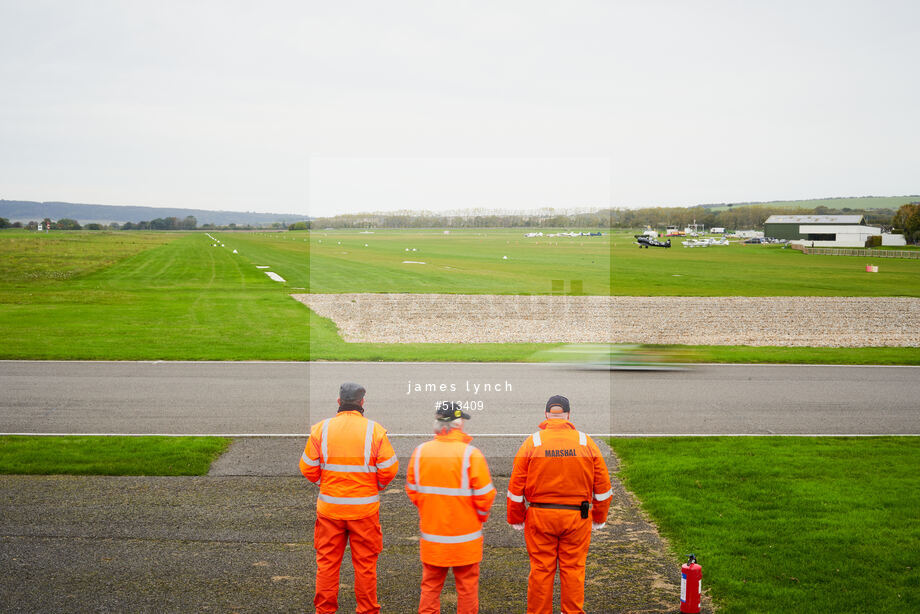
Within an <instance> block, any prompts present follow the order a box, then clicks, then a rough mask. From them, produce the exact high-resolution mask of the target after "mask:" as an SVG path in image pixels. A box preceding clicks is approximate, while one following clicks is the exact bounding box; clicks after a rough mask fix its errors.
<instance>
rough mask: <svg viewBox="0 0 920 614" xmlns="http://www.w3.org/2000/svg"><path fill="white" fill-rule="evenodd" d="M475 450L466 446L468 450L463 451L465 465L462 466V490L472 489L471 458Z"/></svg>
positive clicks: (470, 446) (468, 445)
mask: <svg viewBox="0 0 920 614" xmlns="http://www.w3.org/2000/svg"><path fill="white" fill-rule="evenodd" d="M473 450H475V448H474V447H473V446H472V445H470V444H466V448H465V449H464V450H463V464H462V465H460V490H467V491H468V490H469V489H470V456H472V454H473Z"/></svg>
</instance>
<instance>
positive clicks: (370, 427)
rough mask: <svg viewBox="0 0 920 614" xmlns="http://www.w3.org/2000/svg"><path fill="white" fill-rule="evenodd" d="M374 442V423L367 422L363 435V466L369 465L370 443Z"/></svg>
mask: <svg viewBox="0 0 920 614" xmlns="http://www.w3.org/2000/svg"><path fill="white" fill-rule="evenodd" d="M373 441H374V421H373V420H368V421H367V432H366V433H365V434H364V466H365V467H367V466H370V464H371V443H373Z"/></svg>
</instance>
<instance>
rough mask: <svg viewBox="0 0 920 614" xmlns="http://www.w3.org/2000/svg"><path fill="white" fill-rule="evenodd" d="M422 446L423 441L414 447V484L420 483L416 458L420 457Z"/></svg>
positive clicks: (419, 471)
mask: <svg viewBox="0 0 920 614" xmlns="http://www.w3.org/2000/svg"><path fill="white" fill-rule="evenodd" d="M424 446H425V444H424V443H423V444H421V445H420V446H419V447H417V448H416V449H415V483H416V484H420V483H421V476H420V473H421V469H419V460H418V459H419V458H421V456H422V448H423V447H424Z"/></svg>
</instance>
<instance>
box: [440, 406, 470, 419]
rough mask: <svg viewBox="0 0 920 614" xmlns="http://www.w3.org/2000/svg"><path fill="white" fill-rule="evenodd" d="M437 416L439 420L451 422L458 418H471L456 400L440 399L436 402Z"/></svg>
mask: <svg viewBox="0 0 920 614" xmlns="http://www.w3.org/2000/svg"><path fill="white" fill-rule="evenodd" d="M435 417H436V418H437V419H438V421H439V422H450V421H451V420H456V419H457V418H463V419H464V420H469V419H470V415H469V414H468V413H466V412H464V411H461V410H460V404H459V403H455V402H454V401H438V402H437V403H435Z"/></svg>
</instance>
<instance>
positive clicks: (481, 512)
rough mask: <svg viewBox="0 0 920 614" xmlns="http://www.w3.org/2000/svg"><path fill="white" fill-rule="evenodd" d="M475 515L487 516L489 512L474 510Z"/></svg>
mask: <svg viewBox="0 0 920 614" xmlns="http://www.w3.org/2000/svg"><path fill="white" fill-rule="evenodd" d="M476 513H477V514H479V515H480V516H488V515H489V512H484V511H482V510H476Z"/></svg>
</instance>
